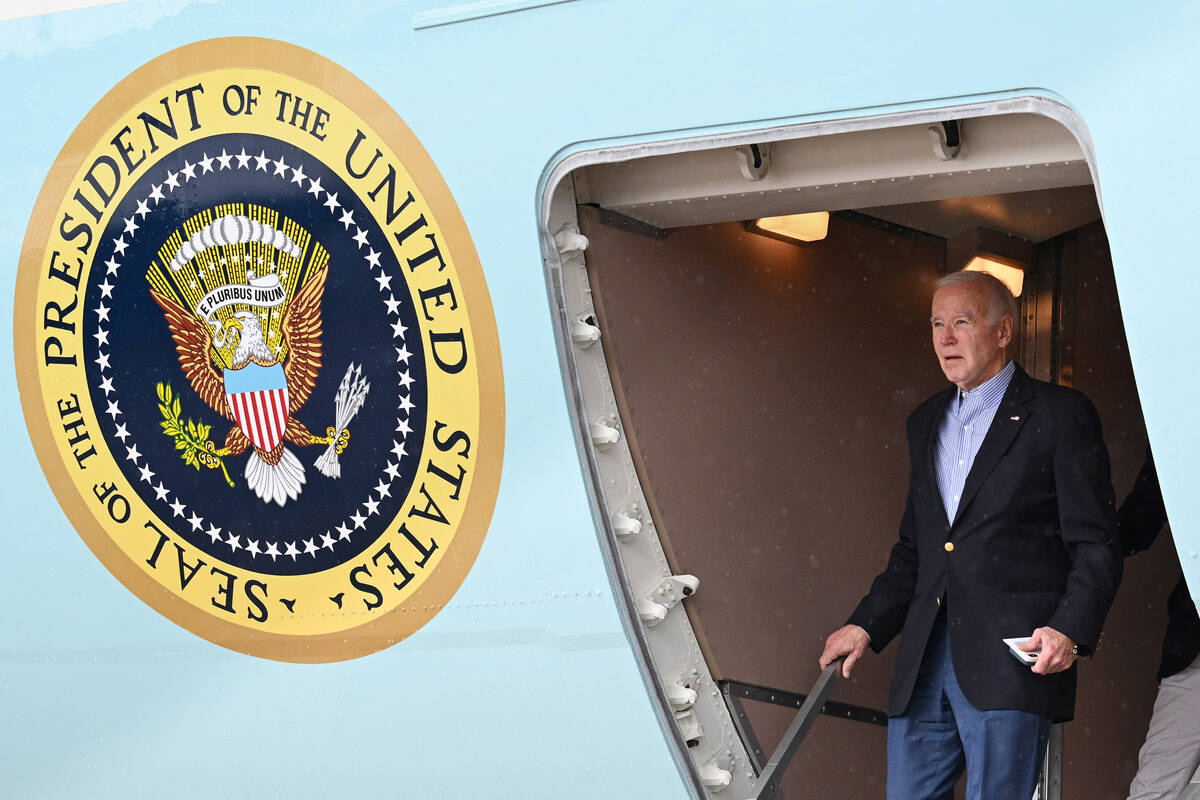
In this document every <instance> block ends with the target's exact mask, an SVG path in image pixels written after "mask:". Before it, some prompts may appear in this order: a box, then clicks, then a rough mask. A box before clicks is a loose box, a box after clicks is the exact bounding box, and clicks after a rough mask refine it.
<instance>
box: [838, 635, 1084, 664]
mask: <svg viewBox="0 0 1200 800" xmlns="http://www.w3.org/2000/svg"><path fill="white" fill-rule="evenodd" d="M1039 647H1040V648H1042V652H1041V655H1039V656H1038V660H1037V661H1035V662H1033V671H1034V672H1036V673H1037V674H1038V675H1051V674H1053V673H1055V672H1062V671H1063V670H1064V669H1069V668H1070V666H1071V665H1072V664H1074V663H1075V658H1076V656H1075V643H1074V642H1073V641H1071V640H1070V639H1069V638H1068V637H1066V636H1065V635H1063V634H1061V633H1059V632H1058V631H1056V630H1054V628H1038V629H1037V630H1035V631H1034V632H1033V636H1032V637H1031V638H1030V640H1029V641H1028V642H1026V643H1025V644H1023V645H1021V649H1022V650H1024V651H1025V652H1027V653H1031V652H1033V651H1034V650H1037V649H1038V648H1039ZM826 649H827V650H828V646H826Z"/></svg>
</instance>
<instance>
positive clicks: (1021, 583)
mask: <svg viewBox="0 0 1200 800" xmlns="http://www.w3.org/2000/svg"><path fill="white" fill-rule="evenodd" d="M1016 317H1017V309H1016V303H1015V302H1014V300H1013V297H1012V295H1011V294H1010V293H1009V291H1008V290H1007V289H1006V288H1005V286H1004V284H1002V283H1001V282H1000V281H998V280H997V279H995V278H993V277H992V276H990V275H987V274H985V273H979V272H957V273H953V274H950V275H947V276H945V277H943V278H942V279H941V280H939V281H938V283H937V286H936V289H935V292H934V296H933V315H932V317H931V322H932V325H933V349H934V351H935V352H936V354H937V357H938V362H939V363H940V364H941V367H942V371H943V372H945V374H946V377H947V378H948V379H949V380H950V382H951V383H953V384H954V386H952V387H950V388H947V389H946V390H944V391H942V392H939V393H938V394H936V395H934V396H933V397H931V398H930V399H929V400H927V401H926V402H925V403H923V404H922V405H921V406H920V407H919V408H918V409H917V410H916V411H914V412H913V414H912V416H910V417H909V419H908V445H909V455H910V459H911V463H910V479H909V491H908V503H907V507H906V509H905V512H904V517H903V519H902V521H901V523H900V538H899V540H898V541H897V542H896V543H895V545H893V546H892V551H891V556H890V558H889V559H888V564H887V568H886V569H885V570H884V571H883V573H881V574H880V575H879V577H877V578H876V579H875V581H874V583H872V585H871V590H870V592H869V593H868V594H867V596H866V597H864V598H863V600H862V602H861V603H859V605H858V608H857V609H855V611H854V613H853V614H851V615H850V619H849V621H848V624H847V625H846V626H844V627H842V628H841V629H839V630H837V631H835V632H834V633H833V634H831V635H830V636H829V638H828V640H826V643H825V651H824V653H823V654H822V655H821V660H820V663H821V666H822V668H824V667H825V666H827V665H828V664H829V663H830V662H832V661H833V660H834V659H836V658H838V657H839V656H845V657H846V659H845V662H844V663H843V666H842V672H843V674H844V675H845V676H847V677H849V675H850V670H851V669H852V668H853V667H854V664H855V662H857V661H858V659H859V658H860V657H861V656H862V655H863V653H864V652H865V650H866V648H867V647H868V645H869V646H870V647H871V649H873V650H875V651H876V652H878V651H879V650H881V649H883V647H884V646H885V645H887V643H888V642H890V641H891V640H892V639H893V638H894V637H895V636H896V634H898V633H903V636H902V637H901V641H900V650H899V652H898V653H897V654H896V664H895V668H894V671H893V673H892V684H891V691H890V696H889V699H888V715H889V716H890V717H892V719H891V720H890V723H889V726H888V780H887V793H888V797H889V798H892V800H914V799H916V798H952V797H953V793H954V792H953V787H954V784H955V782H956V781H957V780H958V778H959V776H961V775H962V772H963V769H964V768H965V769H966V771H967V797H968V798H971V799H972V800H981V799H983V798H1004V800H1012V798H1030V797H1032V796H1033V792H1034V788H1035V785H1036V784H1037V779H1038V772H1039V768H1040V766H1041V762H1042V753H1043V751H1044V749H1045V743H1046V738H1047V734H1048V732H1049V726H1050V723H1051V722H1058V721H1063V720H1068V719H1071V717H1072V716H1073V714H1074V706H1075V675H1076V670H1075V667H1074V664H1075V659H1076V657H1077V656H1078V655H1087V654H1088V653H1090V652H1091V651H1092V650H1093V648H1095V646H1096V643H1097V642H1098V641H1099V638H1100V628H1101V625H1102V624H1103V622H1104V617H1105V615H1106V614H1107V613H1108V608H1109V606H1110V605H1111V603H1112V600H1113V596H1114V595H1115V594H1116V590H1117V584H1118V583H1119V581H1120V578H1121V554H1120V551H1119V550H1118V548H1117V544H1116V536H1115V529H1116V524H1115V517H1114V510H1113V490H1112V486H1111V484H1110V479H1109V467H1108V454H1107V452H1106V450H1105V448H1104V442H1103V440H1102V438H1101V435H1100V422H1099V419H1098V418H1097V415H1096V411H1095V409H1094V408H1093V407H1092V404H1091V403H1090V402H1089V401H1088V400H1087V398H1085V397H1084V396H1083V395H1081V394H1080V393H1079V392H1076V391H1074V390H1072V389H1068V388H1064V387H1059V386H1054V385H1051V384H1048V383H1044V382H1042V381H1037V380H1034V379H1032V378H1030V377H1029V376H1028V375H1026V374H1025V372H1024V371H1022V370H1021V368H1020V367H1018V366H1016V364H1014V363H1013V362H1012V361H1011V360H1010V359H1009V357H1008V345H1009V343H1010V342H1011V341H1012V338H1013V328H1014V321H1015V320H1016ZM1030 635H1032V637H1033V638H1032V640H1031V641H1030V642H1029V643H1028V644H1027V645H1026V646H1025V648H1024V649H1026V650H1028V651H1034V650H1038V649H1039V648H1040V656H1039V657H1038V659H1037V661H1036V663H1035V664H1034V665H1033V666H1032V667H1029V666H1026V665H1025V664H1023V663H1022V662H1021V661H1020V660H1018V659H1017V658H1016V657H1015V656H1014V655H1013V654H1011V653H1010V652H1008V647H1007V645H1005V643H1004V642H1003V641H1002V640H1003V639H1004V638H1008V637H1017V636H1030Z"/></svg>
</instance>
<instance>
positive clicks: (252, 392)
mask: <svg viewBox="0 0 1200 800" xmlns="http://www.w3.org/2000/svg"><path fill="white" fill-rule="evenodd" d="M224 375H225V397H226V399H227V400H228V401H229V408H230V409H231V410H232V411H233V418H234V420H235V421H236V422H237V424H238V427H240V428H241V429H242V432H243V433H245V434H246V437H247V438H248V439H250V441H251V442H252V443H253V444H254V446H255V447H257V448H259V449H260V450H266V451H268V452H269V451H271V450H274V449H275V447H276V445H278V444H279V443H280V442H281V441H283V435H284V431H286V430H287V424H288V402H289V401H288V387H287V376H286V375H285V374H284V371H283V365H282V364H274V365H272V366H270V367H263V366H259V365H258V364H253V363H251V364H247V365H245V366H244V367H242V368H241V369H227V370H225V372H224Z"/></svg>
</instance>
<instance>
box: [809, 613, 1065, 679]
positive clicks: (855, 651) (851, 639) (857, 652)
mask: <svg viewBox="0 0 1200 800" xmlns="http://www.w3.org/2000/svg"><path fill="white" fill-rule="evenodd" d="M1047 630H1049V629H1048V628H1047ZM870 642H871V637H870V636H868V635H867V632H866V631H864V630H863V629H862V628H860V627H858V626H857V625H844V626H842V627H841V628H838V629H837V630H836V631H834V632H833V633H831V634H829V638H828V639H826V640H825V652H824V653H821V661H820V664H821V669H825V668H826V667H828V666H829V665H830V664H832V663H833V662H834V661H836V660H837V659H839V658H841V657H842V656H845V657H846V660H845V661H843V662H842V677H843V678H849V677H850V670H851V669H853V668H854V665H855V663H856V662H857V661H858V660H859V659H860V658H862V654H863V653H865V652H866V650H867V645H868V644H870ZM1067 649H1068V650H1069V649H1070V648H1067Z"/></svg>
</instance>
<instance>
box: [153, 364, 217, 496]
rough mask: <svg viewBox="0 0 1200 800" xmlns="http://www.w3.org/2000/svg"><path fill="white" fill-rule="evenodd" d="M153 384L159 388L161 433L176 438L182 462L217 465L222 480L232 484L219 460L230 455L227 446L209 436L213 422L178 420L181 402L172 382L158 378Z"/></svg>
mask: <svg viewBox="0 0 1200 800" xmlns="http://www.w3.org/2000/svg"><path fill="white" fill-rule="evenodd" d="M156 388H157V390H158V410H159V411H160V412H161V413H162V416H163V419H162V422H161V423H159V424H161V425H162V429H163V433H165V434H166V435H167V436H170V437H171V438H172V439H174V440H175V449H176V450H182V451H183V454H182V455H181V456H180V458H182V459H183V461H184V463H185V464H191V465H192V466H193V467H195V468H196V469H197V470H198V469H200V467H201V465H203V466H205V467H208V468H209V469H216V468H217V467H220V468H221V472H222V474H224V475H225V482H226V483H227V484H229V485H230V486H234V485H235V484H234V482H233V479H232V478H230V477H229V472H228V471H227V470H226V469H225V462H224V461H222V456H227V455H229V450H228V448H222V449H220V450H218V449H217V447H216V445H214V444H213V443H212V441H211V440H210V439H209V438H208V434H209V432H210V431H211V430H212V426H211V425H205V424H204V423H203V422H197V421H195V420H191V419H189V420H186V421H185V420H181V419H180V418H179V415H180V414H181V413H182V406H181V405H180V403H179V398H178V397H176V396H175V392H174V390H172V389H171V384H169V383H161V382H160V383H159V384H158V386H157V387H156Z"/></svg>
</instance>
